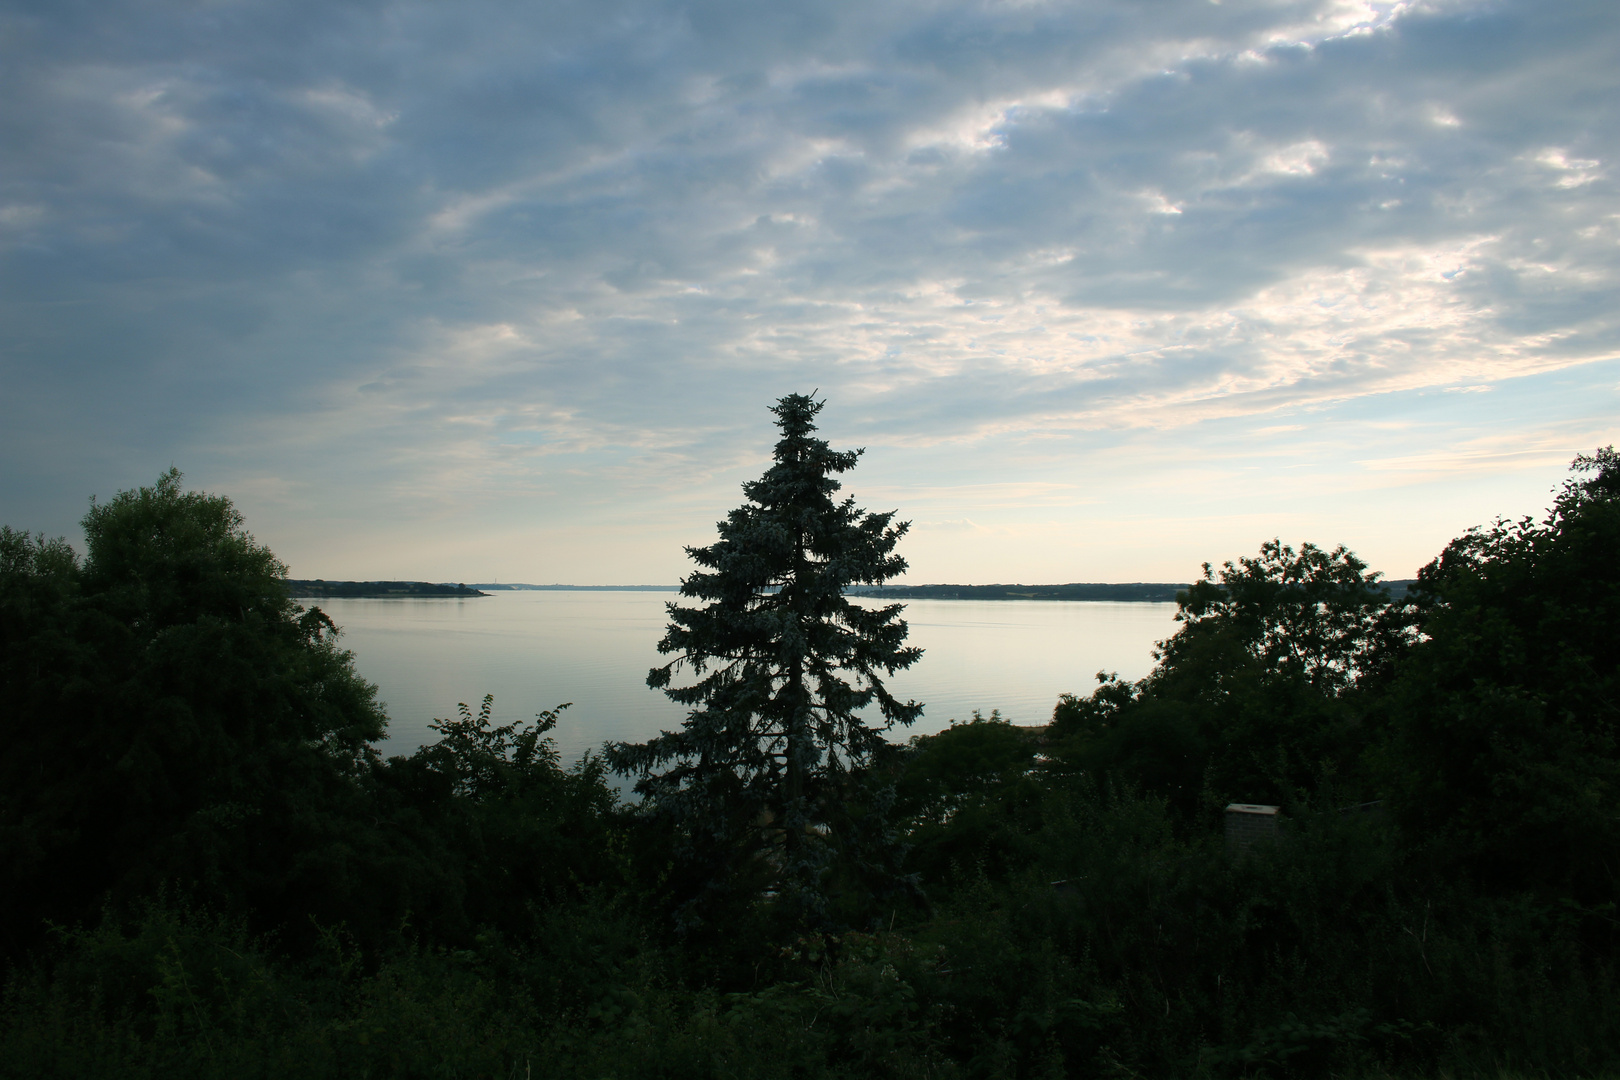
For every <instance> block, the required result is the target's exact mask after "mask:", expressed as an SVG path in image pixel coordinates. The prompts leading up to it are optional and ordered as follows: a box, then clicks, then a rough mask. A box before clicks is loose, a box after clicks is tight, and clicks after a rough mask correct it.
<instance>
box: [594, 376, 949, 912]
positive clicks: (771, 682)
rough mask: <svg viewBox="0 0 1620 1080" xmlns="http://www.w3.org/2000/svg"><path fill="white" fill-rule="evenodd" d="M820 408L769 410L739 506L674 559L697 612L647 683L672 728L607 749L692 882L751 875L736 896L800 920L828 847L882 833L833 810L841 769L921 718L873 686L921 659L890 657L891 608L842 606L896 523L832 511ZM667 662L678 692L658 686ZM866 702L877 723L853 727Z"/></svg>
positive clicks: (900, 527) (839, 800)
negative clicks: (674, 835) (686, 561)
mask: <svg viewBox="0 0 1620 1080" xmlns="http://www.w3.org/2000/svg"><path fill="white" fill-rule="evenodd" d="M823 404H824V403H823V402H817V401H814V400H812V399H811V398H810V397H807V396H805V395H802V394H791V395H788V396H787V397H784V398H782V399H781V400H780V401H778V402H777V404H776V405H775V406H774V407H773V408H772V412H774V413H775V414H776V418H777V426H778V427H779V428H780V429H781V434H782V437H781V439H780V440H779V441H778V442H777V444H776V448H775V451H774V456H773V464H772V465H771V467H770V468H769V469H768V470H766V472H765V475H764V476H762V477H761V478H760V479H758V480H755V481H752V482H750V483H748V484H745V485H744V486H743V492H744V494H745V495H746V496H747V498H748V502H747V503H745V504H744V505H743V506H741V507H739V508H737V509H735V510H733V511H732V512H731V513H730V515H728V517H727V519H726V520H725V521H723V522H721V523H720V524H719V532H720V539H719V540H718V541H717V542H716V543H714V544H712V545H710V546H709V547H705V548H687V549H686V550H687V554H688V555H690V556H691V558H692V559H693V561H694V562H696V563H697V564H698V566H699V567H701V568H702V569H699V570H697V571H694V572H693V573H692V574H691V575H689V576H688V577H687V578H686V579H685V581H683V582H682V584H681V594H682V595H683V596H686V597H690V598H692V599H696V600H702V601H705V603H704V604H703V605H702V606H698V607H683V606H681V605H679V604H675V603H672V604H669V605H668V611H669V617H670V623H669V627H668V629H667V630H666V632H665V634H664V637H663V639H662V640H661V641H660V642H659V644H658V650H659V652H660V653H664V654H666V655H667V654H670V653H674V654H676V659H675V660H673V661H671V662H670V663H668V664H665V665H664V666H662V667H658V668H654V669H653V670H652V672H651V673H650V674H649V675H648V676H647V684H648V685H649V686H651V687H654V688H659V689H662V690H664V692H665V693H666V694H668V696H669V697H670V699H671V700H672V701H675V702H677V703H679V704H681V705H685V706H688V707H689V708H690V712H689V714H688V717H687V720H686V723H685V725H684V727H683V728H682V730H680V731H678V732H665V733H664V734H662V735H661V736H659V737H658V738H656V739H653V740H652V741H650V742H648V743H645V744H640V745H631V744H622V743H621V744H618V745H615V746H613V747H610V748H609V751H608V757H609V760H610V761H611V763H612V764H613V767H614V768H615V769H616V770H618V771H619V772H621V773H624V774H634V775H637V776H639V777H640V780H639V781H638V783H637V785H636V790H637V792H639V793H640V794H641V795H643V796H644V798H645V799H646V801H647V805H648V806H649V808H651V809H652V810H654V811H656V812H657V813H659V814H662V815H666V816H668V817H669V818H670V819H671V820H672V821H673V822H674V823H675V824H676V827H677V828H678V829H679V830H680V831H681V835H682V836H683V837H684V838H685V840H686V841H687V843H688V844H689V849H688V850H689V854H690V856H691V860H690V861H691V863H692V864H693V865H694V866H695V867H697V868H698V869H697V871H696V872H697V874H698V876H699V878H701V885H700V886H699V887H700V888H702V889H704V890H705V891H706V892H709V893H715V892H716V891H717V890H724V889H725V888H726V887H727V886H728V884H735V883H739V882H740V880H741V879H745V878H746V879H752V880H751V884H748V885H745V886H744V891H757V889H758V888H759V887H766V888H771V889H773V890H775V891H777V892H779V893H780V894H782V895H783V896H784V897H785V898H786V899H789V900H792V901H794V902H796V903H799V904H801V905H803V906H804V907H805V909H806V910H807V911H809V912H814V911H816V910H818V909H819V908H820V906H821V903H822V899H821V894H822V885H823V883H822V878H823V876H824V874H825V873H826V870H827V867H828V861H829V859H830V857H831V851H832V850H833V849H834V848H835V847H836V846H837V845H838V844H839V843H840V842H842V841H845V840H849V839H853V838H854V836H855V835H856V834H857V833H858V832H862V831H864V832H866V833H868V834H872V833H876V834H879V836H880V837H881V834H882V832H883V830H882V828H881V827H880V826H873V827H868V828H867V829H865V830H861V829H859V828H858V827H857V826H856V825H855V824H854V822H853V821H852V820H851V818H850V817H849V816H848V815H847V814H846V813H845V810H846V808H847V807H848V804H849V799H850V796H851V794H852V790H853V789H852V783H851V773H852V772H853V771H856V770H859V769H861V768H862V767H863V766H866V765H868V764H869V763H870V762H871V761H872V760H873V758H874V756H875V755H877V754H878V753H880V752H881V751H882V749H883V747H884V745H885V744H884V739H883V732H884V731H886V730H888V729H889V728H890V727H891V726H893V725H894V724H897V723H898V724H909V723H911V722H912V721H913V720H914V719H916V717H917V716H918V715H920V714H921V712H922V706H920V705H918V704H917V703H916V702H901V701H899V700H898V699H896V698H895V697H894V696H893V695H891V694H890V693H889V692H888V690H887V689H886V687H885V686H884V683H883V677H884V676H885V675H892V674H893V673H894V672H895V671H897V670H899V669H902V668H905V667H908V666H910V665H911V664H912V663H914V662H915V661H916V660H917V658H918V657H919V656H920V655H921V650H919V649H916V648H909V647H907V646H906V645H905V638H906V624H905V622H904V621H903V620H902V619H901V618H900V611H901V610H902V605H899V604H890V605H887V606H884V607H878V608H871V607H866V606H863V605H861V604H858V603H856V602H854V601H852V600H849V599H847V598H846V597H845V596H844V590H845V588H846V587H847V586H849V585H852V584H856V583H865V584H879V583H882V582H884V581H887V580H888V579H890V578H892V577H895V576H896V575H898V574H901V573H903V572H904V571H905V569H906V563H905V560H904V559H902V558H901V557H900V556H898V555H896V554H894V549H895V546H896V544H898V543H899V541H900V538H901V537H902V536H903V535H905V532H906V525H905V524H904V523H901V524H892V521H893V517H894V515H893V513H892V512H891V513H881V514H875V513H867V512H866V511H864V510H861V509H858V508H857V507H856V506H855V501H854V499H853V498H845V499H844V500H843V501H842V502H838V501H835V500H834V495H835V494H836V493H837V491H838V490H839V487H840V484H839V482H838V481H837V480H836V479H835V477H836V476H837V475H839V474H841V473H844V472H848V471H849V470H850V469H852V468H854V466H855V463H856V461H857V460H858V458H859V457H860V453H861V452H860V451H858V450H855V451H842V452H838V451H833V450H831V449H829V448H828V445H827V443H826V442H825V441H824V440H822V439H817V438H814V437H813V433H814V432H815V430H816V428H815V422H814V421H815V417H816V415H817V414H818V413H819V412H820V411H821V409H822V406H823ZM683 666H689V667H690V668H691V670H692V673H693V674H694V676H696V681H695V682H693V683H692V684H691V685H687V686H676V685H673V679H674V676H675V674H676V673H677V671H678V670H679V669H680V668H682V667H683ZM873 705H875V706H876V708H877V710H878V712H879V714H880V715H881V717H882V722H881V723H877V724H874V723H870V722H869V721H868V720H867V719H866V718H865V717H863V716H862V715H861V711H862V710H863V709H866V708H868V707H869V706H873ZM868 808H869V809H870V807H868ZM869 825H871V823H869ZM689 914H690V912H689Z"/></svg>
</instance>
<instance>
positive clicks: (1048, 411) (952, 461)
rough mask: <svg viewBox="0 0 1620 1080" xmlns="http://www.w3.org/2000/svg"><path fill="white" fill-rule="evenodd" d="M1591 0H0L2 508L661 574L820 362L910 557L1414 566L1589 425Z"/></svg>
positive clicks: (1519, 489) (874, 491) (1594, 62)
mask: <svg viewBox="0 0 1620 1080" xmlns="http://www.w3.org/2000/svg"><path fill="white" fill-rule="evenodd" d="M1617 45H1620V6H1617V5H1615V4H1614V3H1613V0H1601V2H1581V0H1568V2H1561V0H1555V2H1548V0H1501V2H1496V0H1491V2H1475V0H1433V2H1419V0H1413V2H1382V0H1368V2H1356V0H1131V2H1124V0H1112V2H1107V0H1080V2H1072V3H1056V2H1041V0H1028V2H1023V0H1015V2H993V0H928V2H907V0H895V2H885V3H871V2H870V0H859V2H840V0H773V2H771V3H768V4H766V3H743V2H735V0H729V2H727V0H722V2H707V0H693V2H688V3H672V2H659V0H590V2H578V3H575V2H539V3H529V4H519V3H511V2H505V0H490V2H482V0H465V2H461V3H456V4H446V3H438V2H426V0H410V2H407V0H366V2H332V0H320V2H318V3H317V2H313V0H296V2H289V0H275V2H271V0H187V2H164V0H100V2H97V3H87V2H84V0H53V2H51V3H33V2H25V0H0V88H3V93H0V147H3V152H0V379H3V382H0V520H3V521H4V522H5V523H8V524H11V525H13V526H15V527H19V528H27V529H32V530H43V531H45V532H47V533H49V534H52V535H60V534H65V535H67V536H68V537H69V538H70V539H72V540H74V541H75V542H77V541H78V539H79V531H78V528H77V521H78V519H79V517H80V516H81V515H82V514H83V512H84V510H85V507H86V501H87V497H88V496H90V495H92V494H96V495H99V496H101V497H106V496H108V495H110V494H112V493H113V492H115V491H117V490H119V489H123V488H130V487H134V486H136V485H140V484H150V483H151V482H152V481H153V480H154V479H155V478H156V477H157V475H158V474H159V472H161V471H162V470H163V469H165V468H167V467H168V466H170V465H171V464H173V465H175V466H178V467H179V468H180V469H181V470H182V471H183V472H185V473H186V477H187V482H188V484H189V485H190V486H193V487H199V488H203V489H206V490H209V491H213V492H218V493H221V494H226V495H229V496H231V497H232V498H233V499H234V500H235V501H236V503H237V505H238V506H239V507H240V508H241V510H242V511H243V512H244V514H245V515H246V516H247V520H248V525H249V527H250V528H251V529H252V530H253V531H254V533H255V534H256V535H257V536H258V537H259V538H260V539H261V540H263V541H265V542H266V543H268V544H269V545H270V546H271V547H272V548H273V549H274V550H275V551H276V552H277V553H278V554H279V555H280V556H281V557H282V558H283V559H284V560H285V561H286V562H288V563H289V564H290V567H291V572H292V573H293V575H294V576H299V577H326V578H379V577H387V578H414V579H427V580H452V581H455V580H461V581H487V580H492V579H497V578H498V579H500V580H511V581H534V582H554V581H563V582H575V583H642V582H645V583H665V582H673V581H675V580H677V579H678V578H679V577H681V576H682V575H683V574H684V573H686V572H687V570H688V569H689V563H688V562H687V561H686V559H685V556H684V554H683V553H682V550H681V545H683V544H706V543H708V542H710V540H711V539H712V538H713V526H714V522H715V521H716V520H718V519H719V518H721V517H722V516H724V514H725V513H726V511H727V510H729V509H730V508H731V507H733V506H735V505H737V504H738V503H739V502H740V500H741V494H740V490H739V486H740V485H741V484H742V483H743V482H744V481H746V480H748V479H751V478H753V477H754V476H757V475H758V474H759V473H760V472H761V471H762V469H763V467H764V466H765V464H766V462H767V460H768V457H769V453H770V448H771V444H772V442H773V439H774V435H775V432H774V429H773V427H772V425H771V417H770V415H769V413H768V412H767V411H766V410H767V406H768V405H769V404H770V403H771V402H772V401H774V400H775V399H776V398H777V397H779V396H781V395H782V394H785V393H789V392H794V391H800V392H809V391H812V390H818V391H819V394H820V396H821V397H823V398H825V399H826V401H827V407H826V410H825V412H824V413H823V414H822V433H823V434H824V435H825V436H826V437H827V438H828V439H829V440H830V441H831V442H832V444H833V445H834V446H835V447H837V448H840V449H842V448H848V447H853V446H864V447H865V448H866V451H867V452H866V456H865V457H864V458H863V460H862V463H861V465H860V466H859V467H858V468H857V469H856V470H855V471H854V472H853V473H850V474H848V476H847V477H846V478H845V490H846V491H848V492H849V493H851V494H853V495H855V497H856V498H857V500H858V502H859V503H860V504H861V505H863V506H866V507H869V508H871V509H882V510H887V509H898V510H899V512H900V516H901V517H902V518H905V519H910V520H911V521H913V522H914V525H913V530H912V534H911V536H910V537H909V538H908V539H907V540H906V541H905V543H904V544H903V546H902V549H901V550H902V552H903V553H904V554H905V555H906V556H907V557H908V558H909V559H910V561H911V564H912V572H911V574H910V575H909V576H908V580H910V581H913V582H940V581H954V582H1004V581H1022V582H1030V583H1035V582H1042V583H1044V582H1065V581H1134V580H1153V581H1185V580H1190V579H1191V578H1192V577H1193V576H1194V575H1195V574H1196V573H1197V571H1198V566H1199V564H1200V563H1202V562H1203V561H1205V560H1212V561H1215V562H1219V561H1221V560H1224V559H1227V558H1234V557H1236V556H1238V555H1242V554H1247V553H1252V552H1253V551H1255V550H1256V549H1257V548H1258V546H1259V544H1260V542H1261V541H1263V540H1265V539H1268V538H1270V537H1273V536H1279V537H1281V538H1282V539H1284V540H1285V541H1290V542H1296V543H1297V542H1299V541H1303V540H1311V541H1315V542H1317V543H1320V544H1324V545H1331V544H1337V543H1343V544H1346V545H1347V546H1349V547H1351V548H1352V549H1354V550H1356V551H1357V552H1359V553H1360V554H1361V555H1362V556H1363V557H1364V558H1366V559H1367V560H1368V561H1369V562H1370V563H1371V564H1372V565H1373V566H1374V567H1375V568H1378V569H1381V570H1383V571H1385V572H1386V573H1387V574H1388V575H1390V576H1391V577H1406V576H1410V575H1411V574H1412V573H1414V572H1415V571H1416V569H1417V568H1418V566H1420V565H1421V564H1422V563H1424V562H1426V561H1427V560H1428V559H1429V558H1431V557H1432V556H1433V555H1434V554H1436V553H1437V552H1438V550H1439V548H1440V547H1441V546H1442V545H1443V544H1444V543H1445V542H1446V541H1447V540H1448V539H1450V538H1451V537H1452V536H1455V535H1457V534H1458V533H1460V532H1461V531H1463V530H1464V529H1466V528H1467V527H1469V526H1470V525H1475V524H1480V523H1483V522H1486V521H1488V520H1490V519H1491V518H1493V517H1495V516H1497V515H1499V514H1500V515H1506V516H1510V517H1516V516H1520V515H1523V514H1527V513H1537V512H1539V511H1540V510H1541V509H1542V508H1543V507H1545V506H1546V505H1547V503H1548V500H1549V495H1550V492H1551V490H1552V489H1553V488H1555V487H1556V486H1557V485H1558V484H1559V483H1560V481H1561V480H1562V478H1563V477H1564V475H1565V468H1566V466H1567V464H1568V462H1569V460H1570V458H1572V457H1573V456H1574V455H1575V454H1576V453H1579V452H1590V451H1591V450H1592V449H1593V448H1595V447H1596V446H1598V445H1601V444H1606V443H1610V442H1614V441H1616V436H1617V433H1620V420H1617V417H1620V344H1617V338H1620V334H1617V330H1620V309H1617V305H1616V299H1617V285H1620V246H1617V245H1620V198H1617V186H1616V183H1617V176H1620V92H1617V91H1620V48H1617Z"/></svg>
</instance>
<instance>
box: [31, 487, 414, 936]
mask: <svg viewBox="0 0 1620 1080" xmlns="http://www.w3.org/2000/svg"><path fill="white" fill-rule="evenodd" d="M84 529H85V536H86V541H87V548H88V553H87V556H86V558H85V560H84V563H83V564H82V565H80V564H79V562H78V560H77V559H76V558H75V557H74V555H73V553H72V551H71V549H70V548H68V547H67V545H66V544H65V543H62V542H60V541H56V542H45V541H42V540H30V539H29V538H28V537H27V536H25V535H24V534H20V533H15V532H12V531H10V530H7V531H6V533H5V536H4V538H3V539H0V608H3V610H0V626H3V627H4V628H5V629H4V634H5V642H4V644H5V649H4V655H3V657H0V738H3V740H4V744H5V746H6V753H5V755H4V756H3V757H0V875H3V879H0V897H4V900H3V901H0V903H3V904H4V910H3V911H0V915H3V916H5V917H4V918H0V923H3V924H4V926H5V927H6V928H7V931H8V933H10V934H11V935H12V942H13V943H15V942H16V941H18V940H25V939H27V938H28V937H29V935H31V934H32V933H33V932H34V931H35V929H37V926H38V920H39V919H40V918H41V917H45V916H49V917H51V918H53V919H58V920H72V919H75V918H78V917H81V916H83V915H84V914H86V913H87V912H88V911H89V910H91V909H92V908H93V906H94V905H95V904H96V903H98V902H99V899H100V897H102V896H103V895H104V894H105V893H106V891H107V890H108V889H114V890H116V891H118V892H120V893H122V894H125V895H129V894H134V893H140V892H147V891H150V890H151V889H153V888H155V887H156V886H157V884H158V883H159V882H162V881H173V882H177V883H179V884H181V885H183V886H185V887H187V888H192V889H196V890H199V891H200V893H201V894H202V895H205V896H209V897H211V898H214V899H220V900H224V901H227V902H233V903H251V904H254V905H256V906H260V907H262V908H266V909H278V908H279V907H280V906H282V905H286V904H292V905H295V906H300V907H301V909H302V910H309V908H308V907H305V906H303V905H305V904H306V903H307V902H308V901H309V897H310V896H311V895H312V894H314V893H320V894H322V895H330V893H331V891H332V889H333V888H334V887H341V886H334V882H341V881H342V880H343V879H344V876H345V874H346V873H347V872H348V870H349V869H350V868H352V864H353V861H354V848H353V847H351V845H352V844H353V843H354V840H355V837H354V836H353V834H352V832H351V831H350V830H348V829H347V828H346V827H345V826H344V825H343V824H342V823H341V822H340V820H339V819H340V818H343V819H345V820H347V819H350V818H352V817H353V816H355V815H354V814H353V813H351V812H350V811H352V805H351V804H352V803H353V802H354V800H355V798H356V797H357V792H358V791H359V788H360V783H361V780H362V778H363V776H364V774H365V772H366V771H367V769H368V768H369V767H370V764H371V763H372V761H373V759H374V754H373V752H372V751H371V749H370V745H369V744H370V742H371V741H372V740H374V739H376V738H379V737H380V736H381V735H382V733H383V728H384V723H385V719H384V716H383V713H382V711H381V709H380V708H379V707H378V705H377V704H376V701H375V688H374V687H372V686H370V685H369V684H368V683H366V682H365V681H364V680H362V679H361V678H360V677H359V676H358V675H356V673H355V671H354V667H353V664H352V661H351V658H350V656H349V654H348V653H346V652H344V651H342V650H341V649H339V648H338V647H337V646H336V644H335V643H334V638H335V636H336V628H335V627H334V626H333V624H332V622H331V620H330V619H328V618H327V617H326V616H325V615H324V614H322V613H321V612H320V611H319V610H318V609H317V610H311V611H303V610H302V609H301V608H299V607H297V605H295V604H293V602H292V601H291V600H289V599H288V597H287V594H286V590H285V588H284V587H283V585H282V578H283V577H284V576H285V573H286V568H285V567H284V566H283V565H282V564H281V563H280V562H278V561H277V560H276V558H275V556H274V555H273V554H271V552H270V551H269V549H267V548H265V547H264V546H262V545H260V544H259V543H257V542H256V541H255V540H254V539H253V537H252V536H251V534H249V533H248V532H247V530H246V529H245V528H244V527H243V522H242V517H241V515H240V514H239V513H238V512H237V511H236V509H235V508H234V507H233V506H232V505H231V503H230V501H229V500H228V499H225V498H222V497H218V496H210V495H206V494H203V493H200V492H187V491H185V490H183V489H182V487H181V476H180V474H179V473H178V472H177V471H175V470H172V469H171V470H170V471H169V472H167V473H165V474H164V475H162V476H160V477H159V478H158V481H157V483H156V484H155V485H154V486H152V487H149V488H140V489H138V490H136V491H125V492H121V493H120V494H118V495H117V496H116V497H114V498H113V499H112V500H110V501H109V502H106V503H92V505H91V508H90V512H89V513H88V514H87V515H86V516H85V518H84ZM346 808H347V809H346Z"/></svg>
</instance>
